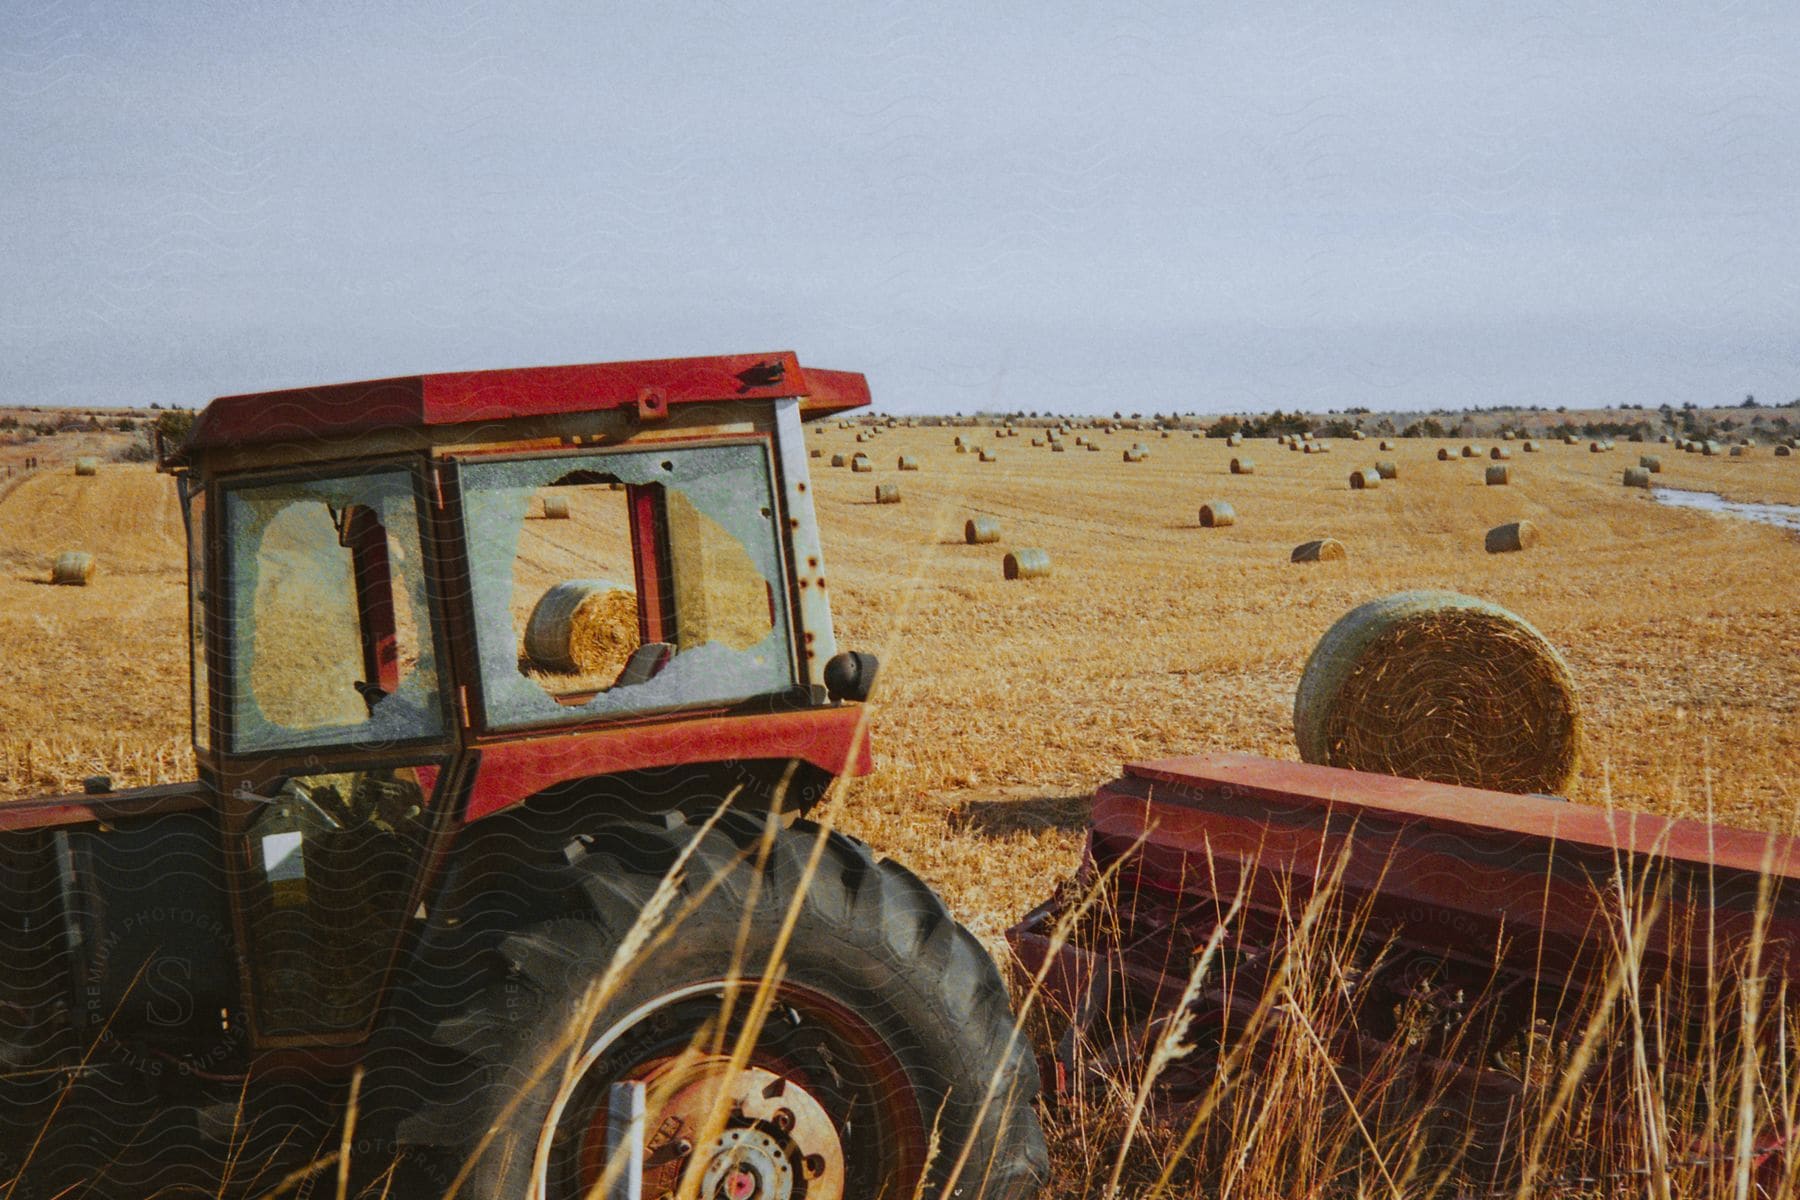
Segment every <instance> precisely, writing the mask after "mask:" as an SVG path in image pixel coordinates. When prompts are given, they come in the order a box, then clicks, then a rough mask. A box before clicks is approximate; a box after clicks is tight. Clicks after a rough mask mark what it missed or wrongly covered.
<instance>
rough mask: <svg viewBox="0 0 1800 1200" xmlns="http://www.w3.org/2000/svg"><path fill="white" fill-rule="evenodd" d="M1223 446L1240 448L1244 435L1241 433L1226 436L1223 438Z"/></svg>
mask: <svg viewBox="0 0 1800 1200" xmlns="http://www.w3.org/2000/svg"><path fill="white" fill-rule="evenodd" d="M1225 444H1226V445H1227V446H1230V447H1237V446H1241V445H1243V444H1244V435H1243V434H1241V433H1232V434H1227V435H1226V437H1225Z"/></svg>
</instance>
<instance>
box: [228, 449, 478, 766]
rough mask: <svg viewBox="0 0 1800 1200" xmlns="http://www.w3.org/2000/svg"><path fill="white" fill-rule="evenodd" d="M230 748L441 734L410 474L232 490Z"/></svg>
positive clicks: (382, 473) (375, 474) (388, 473)
mask: <svg viewBox="0 0 1800 1200" xmlns="http://www.w3.org/2000/svg"><path fill="white" fill-rule="evenodd" d="M224 515H225V521H224V526H225V528H224V534H225V537H226V539H227V542H226V547H227V555H228V557H229V566H228V571H227V574H228V578H229V579H230V590H229V603H228V606H227V611H228V623H227V629H226V636H227V644H226V654H227V658H228V660H229V662H230V664H231V672H230V675H231V684H230V694H231V718H232V725H233V737H232V748H233V749H234V750H235V751H237V752H239V753H242V752H245V751H255V750H274V749H284V748H293V747H301V746H325V745H339V744H344V743H357V742H394V741H406V740H411V739H416V738H422V737H430V736H433V735H435V734H437V733H439V732H441V731H442V729H443V724H444V721H443V711H442V705H441V702H440V699H439V694H438V674H437V667H436V663H435V659H434V656H433V653H432V644H431V637H430V621H429V617H428V616H427V612H428V610H427V608H426V599H425V575H424V562H423V558H422V555H421V553H420V548H419V513H418V505H417V502H416V500H415V498H414V492H413V477H412V474H411V472H408V471H401V470H389V471H379V472H371V473H368V474H363V475H356V476H352V477H348V478H340V479H321V480H305V481H294V482H287V483H275V484H266V485H263V486H258V487H239V488H232V489H229V490H228V491H226V493H225V514H224Z"/></svg>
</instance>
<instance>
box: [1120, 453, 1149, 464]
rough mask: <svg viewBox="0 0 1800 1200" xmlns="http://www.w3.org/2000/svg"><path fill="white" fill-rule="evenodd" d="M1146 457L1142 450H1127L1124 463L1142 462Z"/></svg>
mask: <svg viewBox="0 0 1800 1200" xmlns="http://www.w3.org/2000/svg"><path fill="white" fill-rule="evenodd" d="M1146 457H1148V456H1147V455H1146V453H1145V452H1144V451H1142V450H1127V451H1125V461H1126V462H1133V463H1135V462H1143V461H1144V459H1145V458H1146Z"/></svg>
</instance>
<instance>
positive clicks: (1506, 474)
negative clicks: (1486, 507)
mask: <svg viewBox="0 0 1800 1200" xmlns="http://www.w3.org/2000/svg"><path fill="white" fill-rule="evenodd" d="M1511 482H1512V469H1511V468H1509V467H1507V466H1504V465H1498V466H1492V467H1489V468H1488V469H1487V485H1488V486H1489V487H1505V486H1506V485H1507V484H1509V483H1511Z"/></svg>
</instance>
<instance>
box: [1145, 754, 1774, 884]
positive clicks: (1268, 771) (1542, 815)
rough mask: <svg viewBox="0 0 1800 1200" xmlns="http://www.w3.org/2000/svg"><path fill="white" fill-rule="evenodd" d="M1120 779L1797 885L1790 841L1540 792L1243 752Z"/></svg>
mask: <svg viewBox="0 0 1800 1200" xmlns="http://www.w3.org/2000/svg"><path fill="white" fill-rule="evenodd" d="M1125 773H1126V774H1127V775H1129V776H1134V777H1136V778H1139V779H1148V780H1152V781H1156V782H1161V783H1168V784H1173V785H1176V786H1178V787H1190V788H1200V789H1204V790H1207V791H1215V792H1216V791H1226V792H1229V793H1235V794H1237V795H1240V796H1242V797H1244V798H1245V799H1250V800H1270V799H1289V800H1294V799H1304V800H1309V801H1312V802H1315V803H1324V804H1333V805H1337V806H1340V807H1342V808H1345V809H1352V810H1364V811H1368V812H1371V813H1387V814H1390V815H1395V816H1406V817H1413V818H1417V819H1420V820H1424V821H1427V822H1430V823H1432V824H1434V825H1440V826H1443V827H1444V828H1447V829H1452V830H1474V831H1478V832H1479V833H1481V834H1482V835H1483V836H1491V835H1493V834H1496V833H1513V834H1523V835H1526V836H1529V837H1533V838H1553V839H1555V840H1556V841H1557V842H1559V843H1564V844H1569V845H1576V846H1586V847H1589V848H1591V849H1596V850H1604V851H1607V852H1608V853H1610V852H1612V851H1613V850H1615V849H1618V850H1625V851H1628V852H1631V853H1636V854H1655V855H1658V856H1660V857H1664V858H1670V859H1677V860H1683V861H1687V862H1691V863H1707V864H1710V865H1713V866H1718V867H1725V868H1730V869H1732V870H1738V871H1748V872H1753V873H1754V872H1762V871H1765V870H1766V871H1768V872H1769V873H1771V874H1775V875H1781V876H1785V877H1788V878H1796V879H1800V839H1795V838H1790V837H1782V836H1779V835H1777V834H1770V833H1758V832H1755V831H1753V830H1747V829H1733V828H1730V827H1728V826H1724V825H1709V824H1707V823H1705V822H1703V821H1689V820H1682V819H1679V818H1671V817H1656V816H1651V815H1649V814H1647V813H1637V812H1628V811H1623V810H1613V811H1610V812H1609V811H1608V810H1606V809H1603V808H1595V807H1592V806H1590V805H1582V804H1569V803H1566V802H1564V801H1562V800H1551V799H1546V798H1544V797H1541V796H1516V795H1512V794H1510V793H1507V792H1488V791H1483V790H1481V789H1479V788H1466V787H1455V786H1452V785H1450V784H1445V783H1430V782H1427V781H1424V780H1419V779H1398V778H1395V777H1393V776H1391V775H1373V774H1368V773H1365V772H1361V771H1345V770H1340V769H1338V768H1336V767H1315V766H1311V765H1309V764H1306V763H1295V762H1278V761H1275V760H1273V759H1266V758H1258V757H1256V756H1255V755H1252V754H1237V753H1229V754H1201V755H1195V756H1193V757H1191V758H1169V759H1162V760H1159V761H1155V762H1142V763H1131V764H1129V765H1127V766H1126V768H1125Z"/></svg>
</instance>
